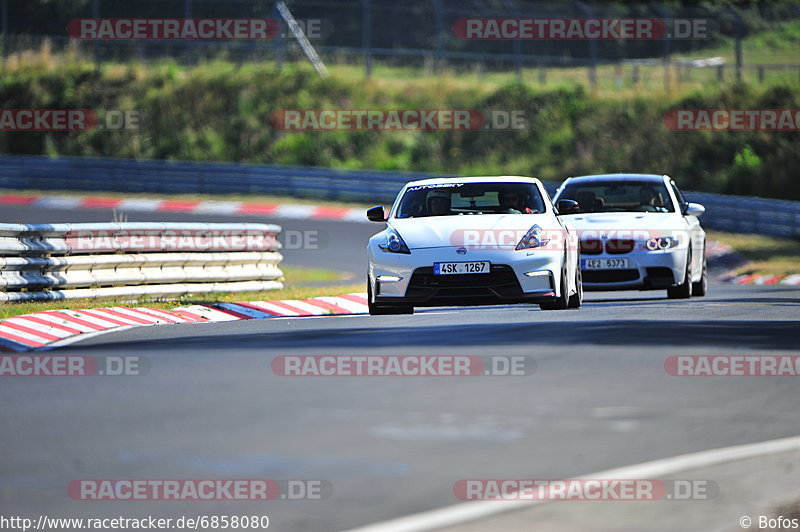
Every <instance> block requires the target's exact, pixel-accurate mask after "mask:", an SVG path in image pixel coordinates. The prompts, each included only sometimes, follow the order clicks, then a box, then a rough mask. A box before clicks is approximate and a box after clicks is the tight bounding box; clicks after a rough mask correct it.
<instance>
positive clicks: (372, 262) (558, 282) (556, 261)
mask: <svg viewBox="0 0 800 532" xmlns="http://www.w3.org/2000/svg"><path fill="white" fill-rule="evenodd" d="M576 207H577V204H576V203H575V202H574V201H567V202H565V203H564V208H576ZM367 218H369V219H370V220H371V221H373V222H385V223H386V229H384V230H383V231H381V232H380V233H378V234H377V235H375V236H373V237H372V238H370V240H369V245H368V247H367V253H368V255H369V271H368V279H367V291H368V293H369V311H370V314H410V313H413V311H414V307H415V306H441V305H482V304H497V303H538V304H539V306H540V307H541V308H542V309H565V308H577V307H580V306H581V301H582V299H583V288H582V283H581V273H580V268H579V267H578V251H577V238H576V237H577V235H576V233H575V230H574V229H572V228H570V227H569V225H568V224H566V223H565V222H564V219H563V218H561V217H559V215H558V213H557V211H556V210H555V209H554V207H553V204H552V203H551V201H550V197H549V196H548V194H547V192H546V191H545V189H544V187H543V186H542V184H541V182H539V180H538V179H535V178H532V177H459V178H439V179H426V180H422V181H413V182H411V183H408V184H406V185H405V186H404V187H403V189H402V190H401V191H400V193H399V194H398V196H397V199H396V200H395V202H394V205H393V206H392V209H391V211H390V212H389V215H388V217H387V216H385V214H384V211H383V207H373V208H372V209H369V211H367Z"/></svg>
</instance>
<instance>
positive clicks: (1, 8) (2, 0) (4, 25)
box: [0, 0, 8, 57]
mask: <svg viewBox="0 0 800 532" xmlns="http://www.w3.org/2000/svg"><path fill="white" fill-rule="evenodd" d="M0 31H2V32H3V54H2V56H0V57H5V56H6V55H8V49H7V48H8V0H0Z"/></svg>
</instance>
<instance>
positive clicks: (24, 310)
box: [0, 266, 364, 319]
mask: <svg viewBox="0 0 800 532" xmlns="http://www.w3.org/2000/svg"><path fill="white" fill-rule="evenodd" d="M281 270H283V273H284V284H285V285H286V287H285V288H284V289H283V290H270V291H266V292H239V293H228V292H224V293H223V292H220V293H209V294H197V295H189V296H184V297H181V298H178V299H175V300H153V299H147V298H141V299H138V300H131V299H130V298H124V297H122V298H104V299H88V298H84V299H70V300H65V301H41V302H28V303H8V304H0V319H5V318H11V317H13V316H20V315H22V314H31V313H34V312H42V311H44V310H60V309H86V308H98V307H113V306H127V307H131V306H148V307H153V308H158V309H164V310H170V309H173V308H175V307H179V306H184V305H199V304H213V303H235V302H237V301H264V300H267V301H269V300H275V299H304V298H308V297H319V296H338V295H342V294H350V293H353V292H363V291H364V284H363V283H361V282H359V283H352V284H344V285H336V286H303V283H319V282H333V281H341V280H346V277H345V276H343V274H342V273H341V272H337V271H333V270H323V269H307V268H297V267H290V266H283V267H281Z"/></svg>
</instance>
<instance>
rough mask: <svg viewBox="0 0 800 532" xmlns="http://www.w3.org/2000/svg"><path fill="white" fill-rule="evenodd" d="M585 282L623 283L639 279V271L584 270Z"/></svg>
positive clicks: (582, 273)
mask: <svg viewBox="0 0 800 532" xmlns="http://www.w3.org/2000/svg"><path fill="white" fill-rule="evenodd" d="M581 275H583V281H584V282H586V283H623V282H625V281H635V280H637V279H638V278H639V270H583V271H582V272H581Z"/></svg>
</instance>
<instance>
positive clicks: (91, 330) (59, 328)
mask: <svg viewBox="0 0 800 532" xmlns="http://www.w3.org/2000/svg"><path fill="white" fill-rule="evenodd" d="M368 312H369V311H368V308H367V294H345V295H342V296H336V297H314V298H309V299H298V300H279V301H248V302H246V303H221V304H218V305H190V306H186V307H178V308H175V309H172V310H160V309H155V308H150V307H135V308H133V307H106V308H95V309H87V310H46V311H43V312H36V313H34V314H25V315H23V316H14V317H13V318H8V319H5V320H2V321H0V351H12V352H24V351H32V350H39V349H48V348H54V347H59V346H61V345H67V344H69V343H73V342H75V341H78V340H82V339H84V338H87V337H89V336H94V335H97V334H101V333H104V332H110V331H120V330H125V329H129V328H132V327H145V326H151V325H169V324H175V323H208V322H220V321H236V320H258V319H265V318H285V317H300V316H334V315H352V314H367V313H368Z"/></svg>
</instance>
